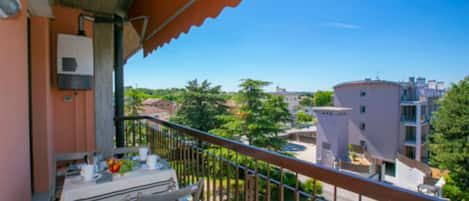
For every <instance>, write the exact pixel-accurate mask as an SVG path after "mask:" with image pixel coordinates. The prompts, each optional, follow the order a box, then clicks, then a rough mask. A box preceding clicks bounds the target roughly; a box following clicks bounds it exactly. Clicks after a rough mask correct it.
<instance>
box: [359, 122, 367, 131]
mask: <svg viewBox="0 0 469 201" xmlns="http://www.w3.org/2000/svg"><path fill="white" fill-rule="evenodd" d="M365 128H366V125H365V123H363V122H361V123H360V130H365Z"/></svg>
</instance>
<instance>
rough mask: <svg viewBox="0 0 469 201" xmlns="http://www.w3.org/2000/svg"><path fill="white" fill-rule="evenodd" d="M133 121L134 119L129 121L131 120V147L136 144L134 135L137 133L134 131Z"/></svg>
mask: <svg viewBox="0 0 469 201" xmlns="http://www.w3.org/2000/svg"><path fill="white" fill-rule="evenodd" d="M135 121H136V120H132V121H131V122H132V146H133V147H135V145H136V142H135V138H136V135H137V133H135V132H136V131H135Z"/></svg>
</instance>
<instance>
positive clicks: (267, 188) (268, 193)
mask: <svg viewBox="0 0 469 201" xmlns="http://www.w3.org/2000/svg"><path fill="white" fill-rule="evenodd" d="M266 182H267V184H266V194H267V195H266V196H267V197H266V200H267V201H270V163H267V178H266Z"/></svg>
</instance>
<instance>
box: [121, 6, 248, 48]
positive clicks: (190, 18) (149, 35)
mask: <svg viewBox="0 0 469 201" xmlns="http://www.w3.org/2000/svg"><path fill="white" fill-rule="evenodd" d="M240 1H241V0H151V1H149V0H134V3H133V4H132V6H131V7H130V9H129V11H128V18H129V19H132V18H135V17H139V16H147V17H148V24H147V27H146V31H145V33H144V34H143V36H144V37H143V40H142V41H143V52H144V56H147V55H148V54H149V53H151V52H152V51H153V50H155V49H157V48H159V47H162V46H163V45H165V44H167V43H169V42H170V41H171V40H172V39H173V38H178V37H179V35H180V34H181V33H187V32H188V31H189V29H190V28H191V27H192V26H200V25H202V24H203V22H204V21H205V19H206V18H209V17H210V18H216V17H217V16H218V15H219V14H220V12H221V11H222V10H223V8H225V7H235V6H237V5H238V4H239V3H240ZM132 25H133V26H134V28H135V30H136V31H137V32H138V33H139V34H140V33H142V31H143V30H144V23H143V20H134V21H132Z"/></svg>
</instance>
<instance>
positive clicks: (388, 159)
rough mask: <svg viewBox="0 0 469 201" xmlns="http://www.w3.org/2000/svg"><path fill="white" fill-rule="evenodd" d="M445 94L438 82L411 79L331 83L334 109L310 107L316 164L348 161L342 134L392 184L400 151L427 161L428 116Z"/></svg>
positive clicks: (415, 158) (402, 153) (382, 177)
mask: <svg viewBox="0 0 469 201" xmlns="http://www.w3.org/2000/svg"><path fill="white" fill-rule="evenodd" d="M444 93H445V89H444V84H443V82H436V81H435V80H429V81H428V82H426V81H425V78H417V79H415V78H413V77H411V78H409V80H408V81H406V82H391V81H384V80H371V79H366V80H361V81H354V82H345V83H341V84H338V85H336V86H335V87H334V105H335V107H318V108H314V110H315V113H316V116H317V119H318V121H317V127H318V132H317V152H316V153H317V156H316V157H317V160H318V161H317V162H318V163H320V164H323V165H327V166H331V167H333V165H331V160H332V161H334V160H335V161H337V160H339V161H343V160H348V158H347V157H344V156H347V155H348V151H349V150H348V149H347V144H345V143H344V141H345V138H347V143H348V144H351V147H352V148H353V149H354V150H361V151H363V152H364V153H365V156H366V157H367V159H368V160H369V161H370V162H371V163H372V164H373V167H371V168H370V169H371V170H374V171H375V172H377V173H378V174H379V175H382V176H381V180H388V181H389V182H393V179H392V177H393V175H395V173H396V161H395V159H396V157H397V156H398V155H399V154H401V155H402V156H403V157H406V158H410V159H412V160H416V161H426V160H427V158H428V151H427V146H426V145H425V139H426V136H427V135H428V132H429V128H430V127H429V126H430V125H429V122H430V121H429V120H430V119H431V113H432V112H433V111H435V110H436V109H437V105H436V100H437V99H438V98H440V97H442V96H443V95H444ZM344 128H346V129H344ZM344 136H346V137H344ZM337 147H338V148H337ZM328 148H329V149H330V150H331V151H327V149H328ZM332 164H334V163H332ZM387 178H388V179H387Z"/></svg>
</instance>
